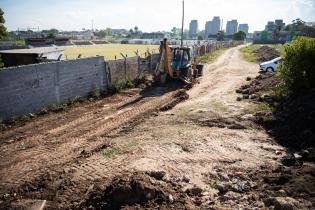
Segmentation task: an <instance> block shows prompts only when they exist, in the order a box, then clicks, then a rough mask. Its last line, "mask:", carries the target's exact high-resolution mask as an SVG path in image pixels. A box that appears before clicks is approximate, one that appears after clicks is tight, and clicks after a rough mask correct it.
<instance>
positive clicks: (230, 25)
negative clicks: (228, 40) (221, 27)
mask: <svg viewBox="0 0 315 210" xmlns="http://www.w3.org/2000/svg"><path fill="white" fill-rule="evenodd" d="M237 27H238V22H237V20H230V21H228V22H227V23H226V35H233V34H234V33H236V32H237Z"/></svg>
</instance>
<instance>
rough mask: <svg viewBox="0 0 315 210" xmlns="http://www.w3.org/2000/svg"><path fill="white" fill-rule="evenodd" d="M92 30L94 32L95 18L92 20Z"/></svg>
mask: <svg viewBox="0 0 315 210" xmlns="http://www.w3.org/2000/svg"><path fill="white" fill-rule="evenodd" d="M92 32H94V20H92Z"/></svg>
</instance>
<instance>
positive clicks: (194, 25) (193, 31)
mask: <svg viewBox="0 0 315 210" xmlns="http://www.w3.org/2000/svg"><path fill="white" fill-rule="evenodd" d="M197 33H198V20H192V21H190V24H189V37H190V38H194V37H196V36H197Z"/></svg>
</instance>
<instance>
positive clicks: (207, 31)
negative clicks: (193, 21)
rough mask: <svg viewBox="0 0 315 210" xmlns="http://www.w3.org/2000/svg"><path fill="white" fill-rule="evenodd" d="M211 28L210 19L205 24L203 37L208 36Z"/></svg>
mask: <svg viewBox="0 0 315 210" xmlns="http://www.w3.org/2000/svg"><path fill="white" fill-rule="evenodd" d="M211 28H212V21H207V22H206V25H205V37H206V38H208V37H209V35H210V32H211Z"/></svg>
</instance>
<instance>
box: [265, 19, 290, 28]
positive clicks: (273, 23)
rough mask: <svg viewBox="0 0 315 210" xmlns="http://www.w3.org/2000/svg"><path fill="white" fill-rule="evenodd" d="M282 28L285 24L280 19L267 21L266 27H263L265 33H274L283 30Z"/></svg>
mask: <svg viewBox="0 0 315 210" xmlns="http://www.w3.org/2000/svg"><path fill="white" fill-rule="evenodd" d="M284 26H285V23H284V22H283V20H281V19H278V20H275V21H268V22H267V25H266V26H265V30H266V31H274V30H276V29H278V30H279V31H280V30H282V29H283V28H284Z"/></svg>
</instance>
